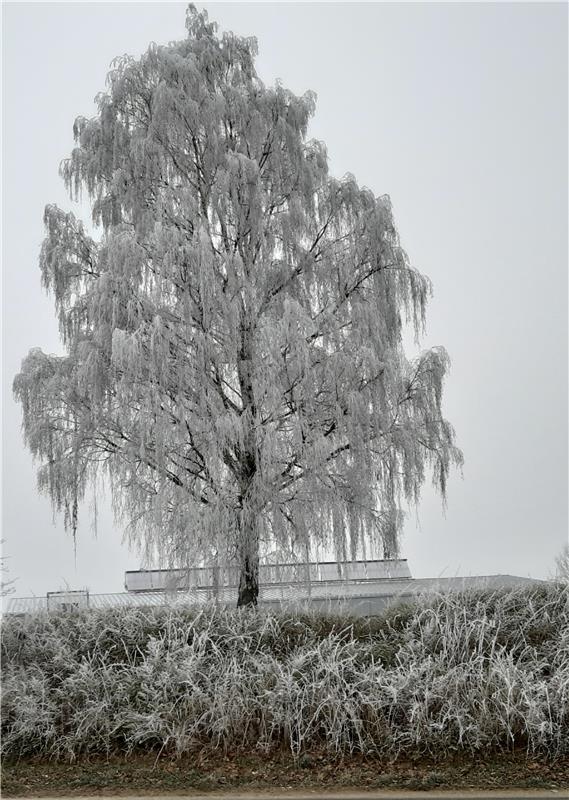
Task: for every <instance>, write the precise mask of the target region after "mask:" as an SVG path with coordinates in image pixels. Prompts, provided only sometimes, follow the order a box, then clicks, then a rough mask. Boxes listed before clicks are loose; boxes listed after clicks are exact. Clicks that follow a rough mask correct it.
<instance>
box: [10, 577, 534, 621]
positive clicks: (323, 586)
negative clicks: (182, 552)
mask: <svg viewBox="0 0 569 800" xmlns="http://www.w3.org/2000/svg"><path fill="white" fill-rule="evenodd" d="M539 583H542V581H538V580H534V579H532V578H518V577H516V576H513V575H488V576H475V577H466V578H419V579H411V580H406V579H404V578H391V579H385V580H369V579H367V580H366V579H364V580H360V581H341V582H340V581H337V580H336V581H321V582H319V583H313V584H311V585H308V584H298V583H297V584H288V585H287V584H281V585H273V586H270V585H265V586H263V585H261V587H260V591H259V603H260V604H261V605H267V606H275V607H280V606H281V605H283V604H284V605H286V606H294V605H295V604H305V603H307V602H309V603H311V604H313V605H314V607H316V608H334V607H337V606H338V605H341V606H344V607H347V610H348V611H349V612H350V613H356V614H366V613H369V614H371V613H376V612H377V611H379V610H381V609H382V608H384V607H385V606H386V605H389V603H391V602H394V601H396V600H403V599H410V598H412V597H413V596H416V595H417V594H419V593H422V592H425V593H427V594H428V593H429V592H433V591H459V590H464V589H483V588H487V589H496V588H506V587H514V586H526V585H529V584H539ZM214 599H217V601H218V602H220V603H222V604H228V605H230V606H235V605H236V603H237V589H236V588H235V587H225V588H222V589H220V590H219V592H218V593H217V597H216V596H215V594H214V592H213V591H212V590H211V588H198V589H193V590H191V591H188V592H185V591H183V592H164V591H158V592H121V593H116V594H92V595H89V607H90V608H96V609H105V608H141V607H145V606H164V605H173V604H178V603H179V604H186V605H193V606H200V605H204V604H205V603H209V602H211V601H212V600H214ZM365 609H367V611H366V610H365ZM47 610H48V609H47V600H46V598H45V597H12V598H6V599H5V608H4V613H5V614H31V613H38V612H42V611H43V612H45V611H47Z"/></svg>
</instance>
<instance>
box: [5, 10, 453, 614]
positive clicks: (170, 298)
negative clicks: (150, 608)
mask: <svg viewBox="0 0 569 800" xmlns="http://www.w3.org/2000/svg"><path fill="white" fill-rule="evenodd" d="M255 55H256V41H255V40H254V39H252V38H242V37H239V36H236V35H234V34H232V33H223V34H222V35H218V34H217V31H216V26H215V24H213V23H210V22H209V21H208V17H207V14H206V13H205V12H199V13H198V12H197V11H196V10H195V8H193V7H192V6H190V8H189V10H188V14H187V37H186V38H185V39H183V40H182V41H180V42H177V43H173V44H169V45H167V46H158V45H154V44H152V45H150V47H149V48H148V50H147V52H146V53H145V54H144V55H143V56H142V57H141V58H139V59H134V58H131V57H128V56H124V57H121V58H118V59H116V60H115V61H114V62H113V64H112V70H111V72H110V73H109V75H108V90H107V92H105V93H103V94H100V95H99V96H98V98H97V102H98V113H97V115H96V116H95V117H94V118H92V119H85V118H81V117H80V118H78V119H77V120H76V122H75V125H74V136H75V140H76V147H75V149H74V150H73V152H72V153H71V157H70V158H69V159H68V160H67V161H65V162H64V163H63V165H62V169H61V172H62V176H63V178H64V180H65V183H66V185H67V187H68V189H69V191H70V193H71V195H72V197H74V198H77V197H79V196H80V195H81V193H82V192H85V193H86V194H87V196H88V198H89V200H90V201H91V204H92V216H93V223H94V225H95V226H96V228H95V229H96V230H97V231H98V233H99V235H98V236H89V235H88V234H87V232H86V230H85V228H84V226H83V225H82V223H81V222H80V221H79V220H78V219H76V218H75V216H74V215H73V214H71V213H67V212H65V211H63V210H61V209H59V208H57V207H55V206H51V205H50V206H47V208H46V211H45V224H46V228H47V236H46V239H45V242H44V244H43V247H42V251H41V257H40V266H41V272H42V280H43V283H44V285H45V287H47V288H48V289H49V290H50V291H51V292H52V293H53V295H54V298H55V304H56V308H57V312H58V315H59V324H60V330H61V336H62V340H63V343H64V345H65V348H66V355H65V356H63V357H56V356H51V355H46V354H44V353H43V352H42V351H41V350H38V349H34V350H32V351H31V352H30V353H29V355H28V356H27V358H26V359H25V360H24V362H23V364H22V370H21V373H20V374H19V375H18V376H17V377H16V379H15V382H14V391H15V394H16V396H17V398H18V399H19V400H20V401H21V404H22V407H23V420H24V434H25V439H26V442H27V445H28V446H29V448H30V449H31V451H32V453H33V454H34V456H35V457H36V458H37V459H38V460H39V462H40V467H39V484H40V487H41V488H42V489H43V490H45V491H46V492H48V493H49V495H50V496H51V498H52V501H53V503H54V505H55V507H56V509H58V510H62V511H63V512H64V514H65V520H66V523H67V524H68V525H70V526H71V527H72V528H74V527H75V526H76V523H77V508H78V502H79V501H80V499H81V498H82V497H83V495H84V493H85V491H86V488H87V487H88V486H89V484H90V483H91V482H92V481H93V480H95V478H96V476H97V474H98V473H99V472H100V471H101V470H103V471H104V472H106V474H107V475H108V477H109V479H110V485H111V487H112V491H113V503H114V508H115V511H116V514H117V517H118V518H119V519H120V520H122V521H123V522H125V523H126V524H127V526H128V531H129V532H130V535H131V537H132V540H133V541H135V542H137V543H139V544H142V545H143V546H144V547H145V548H146V551H147V553H148V554H149V556H154V555H156V554H158V555H160V557H161V558H163V559H165V560H166V561H167V562H168V563H169V564H172V565H183V564H187V563H190V562H191V561H192V560H195V559H197V560H198V562H200V563H213V562H218V563H221V564H235V565H237V567H238V569H239V571H240V592H239V602H240V603H241V604H245V603H254V602H256V599H257V592H258V563H259V557H260V556H262V555H263V554H266V553H268V552H273V551H275V550H276V551H278V552H279V553H280V554H281V555H283V554H286V553H292V552H296V553H299V552H300V553H302V554H309V553H310V552H311V548H312V547H313V546H314V545H315V544H321V545H328V546H333V547H334V549H335V552H336V553H337V555H338V557H340V558H342V559H345V558H351V557H355V555H356V553H357V552H359V549H360V548H361V547H362V545H363V544H364V543H365V544H366V546H367V547H368V548H370V550H373V549H374V548H375V549H376V550H378V551H382V552H383V553H384V554H387V555H394V554H395V553H396V551H397V541H398V535H399V532H400V530H401V524H402V505H403V503H405V502H407V501H411V502H416V501H418V499H419V493H420V489H421V486H422V484H423V483H424V481H425V478H426V474H427V470H428V469H431V470H432V474H433V479H434V482H435V484H436V485H437V486H438V488H439V489H440V491H441V493H442V495H443V497H444V495H445V488H446V482H447V476H448V473H449V469H450V468H451V466H452V465H453V464H455V465H459V464H460V463H461V459H462V456H461V453H460V451H459V450H458V448H457V447H456V445H455V440H454V433H453V430H452V427H451V425H450V424H449V423H448V422H447V421H446V420H445V419H444V418H443V415H442V411H441V401H442V386H443V379H444V376H445V373H446V371H447V368H448V357H447V354H446V352H445V351H444V350H443V349H442V348H436V349H432V350H429V351H427V352H424V353H422V355H421V356H420V357H419V358H417V359H415V360H412V361H410V360H408V359H407V358H406V357H405V354H404V351H403V346H402V334H403V330H404V326H405V324H406V323H407V322H410V323H411V324H412V325H413V326H414V329H415V332H416V335H417V336H419V335H420V334H421V332H422V330H423V328H424V324H425V309H426V303H427V300H428V296H429V293H430V283H429V281H428V279H427V278H426V277H424V276H423V275H421V274H420V273H419V272H418V271H416V270H415V269H413V268H412V267H411V266H410V265H409V263H408V258H407V256H406V254H405V252H404V250H403V249H402V248H401V246H400V243H399V238H398V235H397V231H396V229H395V226H394V222H393V217H392V212H391V206H390V202H389V198H388V197H386V196H382V197H375V196H374V194H373V193H372V192H371V191H370V190H369V189H365V188H361V187H360V186H359V185H358V184H357V182H356V180H355V179H354V178H353V177H352V176H350V175H347V176H346V177H344V178H343V179H341V180H338V179H335V178H333V177H332V176H331V175H330V174H329V172H328V162H327V155H326V149H325V146H324V145H323V144H322V143H321V142H318V141H311V140H309V139H308V138H307V128H308V123H309V120H310V118H311V115H312V114H313V113H314V109H315V96H314V94H312V93H311V92H307V93H306V94H304V95H303V96H301V97H298V96H295V95H294V94H293V93H292V92H290V91H288V90H287V89H285V88H284V87H283V86H281V85H280V84H277V85H276V86H274V87H267V86H265V85H264V84H263V83H262V82H261V80H260V79H259V78H258V76H257V75H256V72H255V67H254V58H255Z"/></svg>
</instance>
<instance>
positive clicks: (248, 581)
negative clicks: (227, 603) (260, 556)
mask: <svg viewBox="0 0 569 800" xmlns="http://www.w3.org/2000/svg"><path fill="white" fill-rule="evenodd" d="M258 597H259V561H258V560H257V561H255V560H253V559H249V558H245V560H244V561H243V563H242V564H241V574H240V576H239V593H238V595H237V608H241V607H242V606H256V605H257V599H258Z"/></svg>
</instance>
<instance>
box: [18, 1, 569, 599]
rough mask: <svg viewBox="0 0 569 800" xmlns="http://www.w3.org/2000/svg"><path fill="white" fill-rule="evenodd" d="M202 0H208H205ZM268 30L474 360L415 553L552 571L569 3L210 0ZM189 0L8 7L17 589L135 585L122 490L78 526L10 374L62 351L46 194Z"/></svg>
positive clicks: (446, 327) (462, 378)
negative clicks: (77, 124)
mask: <svg viewBox="0 0 569 800" xmlns="http://www.w3.org/2000/svg"><path fill="white" fill-rule="evenodd" d="M198 5H199V6H200V7H202V5H201V4H198ZM206 7H207V8H208V10H209V13H210V17H211V18H213V19H215V20H217V22H218V23H219V25H220V28H221V29H231V30H233V31H235V32H236V33H239V34H244V35H255V36H256V37H257V38H258V42H259V51H260V55H259V59H258V72H259V74H260V76H261V78H262V79H263V80H264V81H265V83H269V84H270V83H273V82H274V81H275V79H277V78H278V79H281V80H282V82H283V83H284V85H285V86H287V87H288V88H290V89H292V90H293V91H295V92H297V93H300V92H303V91H305V90H306V89H313V90H314V91H316V93H317V95H318V103H317V110H316V116H315V118H314V120H313V123H312V126H311V135H312V136H314V137H316V138H319V139H322V140H324V141H325V142H326V144H327V147H328V153H329V158H330V169H331V172H332V174H334V175H336V176H342V175H343V174H345V173H346V172H351V173H353V174H354V175H355V176H356V178H357V179H358V181H359V182H360V183H361V184H364V185H366V186H368V187H369V188H370V189H372V190H373V191H374V192H375V194H378V195H379V194H385V193H387V194H390V195H391V198H392V202H393V207H394V213H395V218H396V222H397V224H398V228H399V231H400V235H401V241H402V244H403V246H404V247H405V248H406V250H407V252H408V254H409V256H410V258H411V262H412V263H413V265H414V266H416V267H418V268H419V269H420V270H421V271H423V272H424V273H426V274H427V275H428V276H429V277H430V278H431V279H432V281H433V283H434V289H435V295H434V298H433V300H432V302H431V305H430V310H429V316H428V333H427V336H426V338H425V340H424V342H423V346H425V347H427V346H432V345H439V344H442V345H444V346H445V347H446V348H447V350H448V351H449V353H450V356H451V359H452V363H453V367H452V371H451V375H450V377H449V380H448V383H447V387H446V397H445V411H446V415H447V417H448V419H449V420H450V421H451V422H452V423H453V425H454V426H455V428H456V431H457V437H458V442H459V445H460V446H461V447H462V449H463V451H464V454H465V467H464V478H463V479H461V478H460V477H458V476H453V478H452V479H451V481H450V486H449V499H448V509H447V512H446V516H445V515H443V512H442V509H441V504H440V500H439V499H438V498H437V497H436V496H435V494H434V493H433V492H432V490H430V489H429V487H426V488H425V491H424V495H423V500H422V502H421V505H420V507H419V509H418V518H419V523H420V526H419V525H418V521H417V515H416V513H415V511H414V510H413V509H412V510H411V512H410V514H409V519H408V522H407V525H406V528H405V536H404V539H403V541H402V555H403V556H405V557H407V558H408V559H409V564H410V568H411V571H412V574H413V575H415V576H417V577H421V576H435V575H457V574H458V575H470V574H472V575H475V574H480V575H489V574H496V573H510V574H517V575H531V576H534V577H547V575H548V573H549V572H550V571H551V570H552V568H553V560H554V557H555V555H556V554H557V553H558V552H559V551H560V549H561V548H562V546H563V544H564V543H565V542H566V541H567V530H568V519H567V500H568V497H567V495H568V488H567V485H568V474H567V472H568V469H567V384H568V382H567V366H568V359H567V341H568V340H567V138H568V131H567V5H566V4H564V3H559V4H529V3H528V4H492V3H484V4H458V3H457V4H453V3H451V4H448V3H447V4H356V3H339V4H328V3H322V4H310V3H295V4H287V3H280V4H264V3H263V4H247V3H233V4H226V3H216V4H213V3H209V4H206ZM184 16H185V3H160V4H155V3H129V4H127V3H70V4H63V3H45V4H27V3H6V4H4V6H3V23H4V25H3V37H4V41H3V167H4V179H3V507H2V514H3V533H2V536H3V538H4V539H5V546H4V554H5V555H6V556H9V562H8V563H9V568H10V573H11V576H12V577H15V578H17V579H18V581H17V594H18V595H20V596H27V595H31V594H34V593H35V594H38V595H41V594H44V593H45V592H46V591H50V590H56V589H59V588H62V587H64V586H65V585H66V584H67V585H69V586H70V587H71V588H80V587H83V586H88V587H89V588H90V590H91V591H92V592H112V591H121V590H122V586H123V573H124V570H125V569H136V568H138V567H139V565H140V563H139V559H138V557H137V556H136V554H134V553H129V551H128V550H127V549H126V547H125V546H123V545H122V544H121V531H120V530H119V529H117V528H116V527H115V526H114V524H113V520H112V515H111V513H110V510H109V503H108V501H102V502H100V503H99V520H98V534H97V538H96V539H95V538H94V536H93V533H92V531H91V524H90V522H91V511H90V508H89V504H88V503H87V504H86V505H85V507H84V509H83V513H82V519H81V525H80V529H79V535H78V542H77V562H76V564H75V563H74V555H73V544H72V540H71V537H70V535H69V534H66V533H65V532H64V530H63V524H62V521H61V519H56V520H55V523H54V522H53V518H52V512H51V508H50V503H49V500H48V499H47V498H45V497H42V496H39V495H38V493H37V491H36V480H35V469H34V466H33V464H32V460H31V457H30V455H29V453H28V452H27V451H26V450H25V449H24V446H23V442H22V438H21V433H20V421H21V413H20V409H19V407H18V406H16V405H15V403H14V401H13V400H12V396H11V383H12V380H13V377H14V375H15V374H16V373H17V372H18V371H19V367H20V362H21V359H22V358H23V357H24V356H25V355H26V353H27V352H28V350H29V349H30V348H31V347H35V346H40V347H42V349H44V350H46V351H48V352H58V351H61V347H60V344H59V341H58V333H57V324H56V319H55V314H54V311H53V303H52V300H51V298H48V297H46V296H45V294H44V293H43V291H42V289H41V287H40V276H39V269H38V253H39V248H40V244H41V241H42V238H43V227H42V214H43V208H44V206H45V204H46V203H54V202H55V203H57V204H58V205H60V206H62V207H64V208H70V207H71V205H72V204H71V203H70V201H69V200H68V199H67V197H66V194H65V191H64V189H63V185H62V182H61V180H60V178H59V176H58V165H59V162H60V161H61V159H62V158H64V157H66V156H67V155H68V154H69V152H70V149H71V147H72V145H73V141H72V124H73V120H74V119H75V117H76V116H78V115H80V114H81V115H85V116H90V115H92V114H93V113H94V110H95V109H94V104H93V99H94V97H95V95H96V94H97V93H98V92H99V91H101V90H103V89H104V87H105V76H106V72H107V70H108V68H109V64H110V61H111V60H112V58H113V57H115V56H117V55H121V54H123V53H130V54H133V55H138V54H140V53H142V52H143V51H144V50H145V49H146V47H147V45H148V43H149V42H150V41H155V42H158V43H165V42H168V41H171V40H173V39H180V38H182V37H183V36H184V35H185V29H184Z"/></svg>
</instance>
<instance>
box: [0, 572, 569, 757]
mask: <svg viewBox="0 0 569 800" xmlns="http://www.w3.org/2000/svg"><path fill="white" fill-rule="evenodd" d="M2 627H3V637H2V685H3V704H2V726H3V736H2V746H3V750H4V755H5V756H10V757H17V756H19V755H26V754H28V755H30V754H34V755H40V756H43V757H46V756H47V757H54V758H60V759H66V758H69V759H73V758H75V757H77V756H79V755H80V754H86V753H112V752H115V751H120V752H123V753H124V752H127V753H128V752H130V751H132V750H133V749H134V748H138V747H142V748H144V749H152V750H154V751H158V752H166V753H172V754H177V755H182V754H184V753H188V752H191V751H192V750H193V749H195V748H200V747H203V746H210V747H211V746H213V747H218V748H225V749H228V748H235V747H241V746H245V747H255V748H259V749H261V750H266V751H269V750H271V748H274V747H279V746H282V745H283V744H284V745H287V746H288V747H290V749H291V750H292V752H293V753H294V754H299V753H300V752H302V751H305V750H308V749H310V748H311V747H318V748H321V747H325V748H326V749H327V750H328V751H329V752H330V753H334V754H347V753H352V752H362V753H370V754H371V753H375V754H379V755H382V756H386V757H390V758H391V757H396V756H397V755H398V754H405V755H406V756H409V755H411V754H414V753H418V754H431V755H434V756H441V757H445V756H448V755H450V754H452V753H454V752H456V751H466V752H470V753H474V752H480V751H482V752H488V751H489V750H507V749H510V748H513V747H516V746H518V747H519V746H521V747H525V748H527V751H528V752H540V753H542V754H544V755H546V756H548V757H550V758H555V757H561V756H566V755H568V754H569V704H568V701H569V589H568V588H567V586H563V585H561V584H558V585H550V586H544V587H540V588H538V589H534V588H531V589H517V590H501V591H497V592H487V591H478V592H476V591H472V592H468V593H461V594H460V593H456V594H447V595H439V596H436V597H430V598H424V600H423V601H420V602H417V603H416V604H414V605H405V606H398V607H394V608H393V609H390V610H388V611H386V612H385V613H384V615H382V616H377V617H371V618H368V619H361V618H360V619H357V618H356V619H354V618H350V617H349V616H347V615H345V614H337V615H326V614H321V613H317V612H306V613H304V614H301V613H296V612H295V613H291V612H288V613H287V612H281V613H279V614H275V613H270V612H258V611H257V612H250V611H227V610H223V609H219V608H217V609H216V608H213V607H212V608H208V609H205V610H202V611H199V612H198V611H196V610H194V611H192V610H191V609H188V608H187V607H183V606H178V607H173V608H161V609H146V610H143V609H120V610H117V611H105V612H89V613H83V612H81V613H78V614H76V615H69V614H60V615H38V616H36V617H28V618H25V619H17V618H8V619H5V620H4V621H3V624H2Z"/></svg>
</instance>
